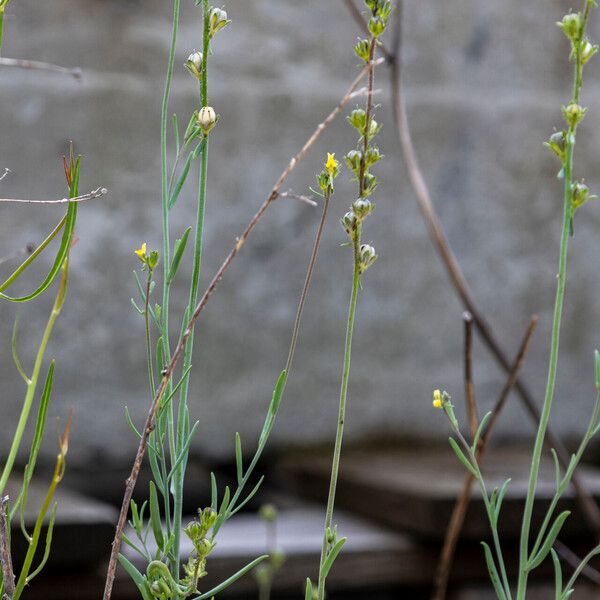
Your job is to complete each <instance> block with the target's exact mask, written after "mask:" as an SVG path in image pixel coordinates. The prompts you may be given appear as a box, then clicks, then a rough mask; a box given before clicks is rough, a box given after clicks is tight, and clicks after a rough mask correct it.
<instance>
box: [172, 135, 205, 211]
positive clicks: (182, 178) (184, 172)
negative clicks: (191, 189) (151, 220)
mask: <svg viewBox="0 0 600 600" xmlns="http://www.w3.org/2000/svg"><path fill="white" fill-rule="evenodd" d="M205 145H206V140H202V141H201V142H200V143H199V144H198V145H197V146H196V148H194V150H192V151H191V152H190V153H189V154H188V157H187V159H186V161H185V164H184V165H183V169H181V173H180V174H179V178H178V179H177V181H176V182H175V185H174V186H173V190H172V191H171V195H170V196H169V210H171V209H172V208H173V207H174V206H175V203H176V202H177V200H178V199H179V195H180V194H181V189H182V188H183V186H184V184H185V182H186V179H187V176H188V174H189V172H190V167H191V166H192V162H193V161H194V160H196V159H197V158H198V156H200V154H201V152H202V151H203V150H204V146H205Z"/></svg>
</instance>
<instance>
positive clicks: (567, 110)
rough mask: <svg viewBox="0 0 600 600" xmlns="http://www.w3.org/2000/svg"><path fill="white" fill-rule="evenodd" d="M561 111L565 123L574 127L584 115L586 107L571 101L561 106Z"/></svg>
mask: <svg viewBox="0 0 600 600" xmlns="http://www.w3.org/2000/svg"><path fill="white" fill-rule="evenodd" d="M562 112H563V116H564V118H565V121H566V122H567V125H569V126H570V127H575V126H576V125H577V124H578V123H580V122H581V120H582V119H583V117H584V116H585V113H586V112H587V108H583V107H582V106H580V105H579V104H575V103H574V102H572V103H571V104H569V105H568V106H563V109H562Z"/></svg>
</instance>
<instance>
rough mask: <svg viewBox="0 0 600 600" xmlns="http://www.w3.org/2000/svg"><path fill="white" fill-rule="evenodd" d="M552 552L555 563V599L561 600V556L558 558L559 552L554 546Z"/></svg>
mask: <svg viewBox="0 0 600 600" xmlns="http://www.w3.org/2000/svg"><path fill="white" fill-rule="evenodd" d="M550 554H551V556H552V563H553V564H554V589H555V590H556V591H555V596H554V600H561V596H562V586H563V584H562V568H561V566H560V558H558V554H556V551H555V550H554V548H551V549H550Z"/></svg>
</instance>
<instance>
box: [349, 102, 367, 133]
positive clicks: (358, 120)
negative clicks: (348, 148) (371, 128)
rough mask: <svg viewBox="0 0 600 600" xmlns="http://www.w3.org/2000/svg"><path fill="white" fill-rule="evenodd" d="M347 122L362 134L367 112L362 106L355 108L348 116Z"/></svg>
mask: <svg viewBox="0 0 600 600" xmlns="http://www.w3.org/2000/svg"><path fill="white" fill-rule="evenodd" d="M348 123H350V125H352V127H354V128H355V129H357V130H358V132H359V133H360V134H361V135H364V130H365V126H366V123H367V113H366V112H365V111H364V110H363V109H362V108H355V109H354V110H353V111H352V112H351V113H350V116H349V117H348Z"/></svg>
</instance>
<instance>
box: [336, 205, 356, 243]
mask: <svg viewBox="0 0 600 600" xmlns="http://www.w3.org/2000/svg"><path fill="white" fill-rule="evenodd" d="M340 222H341V224H342V227H343V228H344V231H345V232H346V233H347V234H348V235H349V236H350V237H352V235H353V234H354V232H355V231H356V226H357V225H358V219H357V218H356V215H355V214H354V212H352V211H351V210H349V211H348V212H347V213H346V214H345V215H344V216H343V217H342V218H341V221H340Z"/></svg>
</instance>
